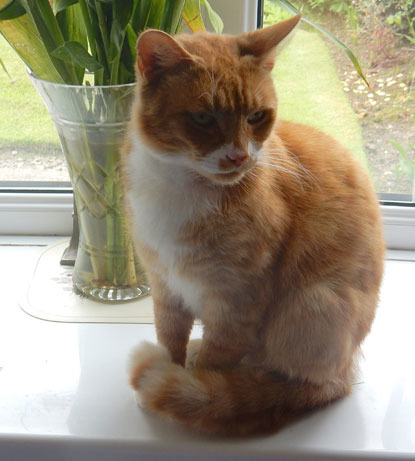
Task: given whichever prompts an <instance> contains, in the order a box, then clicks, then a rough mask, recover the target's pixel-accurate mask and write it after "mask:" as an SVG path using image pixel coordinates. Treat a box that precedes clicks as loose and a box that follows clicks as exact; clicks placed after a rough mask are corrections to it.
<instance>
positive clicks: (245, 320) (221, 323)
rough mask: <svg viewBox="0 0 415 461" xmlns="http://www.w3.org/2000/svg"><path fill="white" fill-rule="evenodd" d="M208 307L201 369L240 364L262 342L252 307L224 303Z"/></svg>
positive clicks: (198, 360)
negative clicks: (235, 306) (225, 304)
mask: <svg viewBox="0 0 415 461" xmlns="http://www.w3.org/2000/svg"><path fill="white" fill-rule="evenodd" d="M217 306H218V304H216V306H215V307H216V308H213V309H209V310H208V309H206V310H205V315H204V318H203V319H202V320H203V325H204V331H203V339H202V343H201V346H200V351H199V354H198V357H197V360H196V367H197V368H212V369H217V368H228V367H233V366H236V365H237V364H238V363H239V362H240V361H241V359H242V358H243V357H244V356H245V355H246V354H247V353H248V352H251V351H252V349H253V348H254V347H256V345H257V344H258V323H257V322H256V321H255V320H256V319H254V318H250V317H251V315H252V309H249V308H248V307H244V308H241V309H234V308H233V307H228V306H223V305H222V306H220V307H219V308H217Z"/></svg>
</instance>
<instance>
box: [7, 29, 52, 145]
mask: <svg viewBox="0 0 415 461" xmlns="http://www.w3.org/2000/svg"><path fill="white" fill-rule="evenodd" d="M0 57H1V59H2V60H3V62H4V64H5V65H6V68H7V70H8V72H9V74H10V76H11V79H10V78H9V77H8V76H7V74H6V73H5V72H4V71H3V69H2V68H0V121H1V122H0V148H1V147H2V146H4V145H8V146H13V145H22V144H30V143H32V144H40V143H44V144H56V145H59V140H58V136H57V134H56V130H55V127H54V125H53V122H52V120H51V118H50V115H49V113H48V111H47V110H46V107H45V106H44V104H43V102H42V100H41V98H40V96H39V95H38V93H37V91H36V90H35V88H34V87H33V86H32V84H31V82H30V80H29V77H28V76H27V74H26V67H25V65H24V63H23V62H22V61H21V60H20V59H19V58H18V57H17V55H16V53H15V52H14V51H13V50H12V48H11V47H10V46H9V45H8V44H7V42H6V41H5V40H4V38H3V37H2V36H1V35H0Z"/></svg>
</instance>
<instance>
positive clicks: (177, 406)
mask: <svg viewBox="0 0 415 461" xmlns="http://www.w3.org/2000/svg"><path fill="white" fill-rule="evenodd" d="M130 370H131V375H130V377H131V379H130V384H131V386H132V387H133V388H134V389H135V390H136V391H137V398H138V400H139V402H140V403H141V404H142V406H143V407H144V408H147V409H149V410H151V411H154V412H156V413H159V414H162V415H164V416H167V417H169V418H171V419H174V420H177V421H180V422H181V423H183V424H184V425H185V426H188V427H190V428H192V429H196V430H197V431H199V432H202V433H211V434H223V435H234V436H238V435H239V436H241V435H250V434H257V433H267V432H275V431H277V430H278V429H280V428H281V427H283V426H285V425H286V424H287V423H289V422H290V421H291V420H293V419H294V418H295V417H297V416H299V415H301V414H303V413H305V412H306V411H308V410H311V409H313V408H316V407H319V406H322V405H324V404H327V403H329V402H330V401H332V400H335V399H337V398H339V397H341V396H343V395H345V394H347V393H348V392H349V387H348V386H346V385H344V384H341V383H329V384H325V385H316V384H310V383H307V382H302V381H296V380H288V379H286V378H284V377H283V376H280V375H279V374H277V373H267V372H264V371H262V370H260V369H255V368H245V367H240V368H235V369H227V370H207V369H205V370H203V369H186V368H183V367H182V366H180V365H177V364H175V363H173V362H172V361H171V359H170V356H169V354H168V352H167V350H166V349H165V348H163V347H162V346H158V345H154V344H150V343H143V344H142V345H141V346H140V347H139V348H138V349H136V350H135V351H134V353H133V354H132V356H131V364H130Z"/></svg>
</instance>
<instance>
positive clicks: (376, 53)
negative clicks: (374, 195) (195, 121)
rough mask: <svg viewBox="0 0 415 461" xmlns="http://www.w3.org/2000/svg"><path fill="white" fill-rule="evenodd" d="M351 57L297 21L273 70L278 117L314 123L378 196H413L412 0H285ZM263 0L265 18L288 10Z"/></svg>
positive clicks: (282, 16) (414, 95)
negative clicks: (345, 150)
mask: <svg viewBox="0 0 415 461" xmlns="http://www.w3.org/2000/svg"><path fill="white" fill-rule="evenodd" d="M292 3H293V4H295V6H296V7H297V8H299V9H301V10H302V12H303V14H304V15H306V16H307V17H308V18H310V19H311V20H313V21H315V22H317V23H319V24H321V25H323V26H324V27H325V28H326V29H328V30H329V31H331V32H332V33H333V34H334V35H335V37H336V38H338V39H339V40H341V41H342V42H344V43H345V44H346V45H347V46H348V47H349V48H350V49H351V50H352V51H353V52H354V54H355V55H356V56H357V57H358V60H359V62H360V64H361V67H362V69H363V73H364V75H365V76H366V78H367V80H368V82H369V84H370V86H369V87H368V86H367V85H366V84H365V82H364V81H363V80H362V78H361V77H360V76H359V75H358V72H357V70H356V69H355V67H354V66H353V64H352V62H351V61H350V59H349V58H348V56H347V54H346V53H345V52H344V51H343V50H342V49H341V48H340V47H339V46H337V45H336V44H335V43H334V42H333V41H332V40H330V39H329V38H327V37H325V36H324V35H322V34H321V33H318V32H317V31H316V30H315V29H313V28H312V27H311V26H309V25H307V24H305V22H304V21H302V23H301V27H300V28H299V30H298V31H297V33H296V34H295V36H294V38H292V40H291V41H290V42H289V44H288V45H286V47H285V49H284V50H283V51H281V54H280V59H279V62H278V63H277V66H276V69H275V70H274V75H275V83H276V86H277V90H278V92H279V99H280V109H279V110H280V117H281V118H287V119H291V120H295V121H299V122H303V123H308V124H312V125H315V126H317V127H318V128H320V129H322V130H324V131H326V132H329V133H330V134H332V135H333V136H335V137H336V138H338V139H339V140H340V141H341V142H342V143H343V144H346V145H347V146H348V147H349V148H350V149H351V150H352V151H353V152H354V154H355V155H356V156H357V157H358V158H360V159H361V161H362V162H364V163H365V164H366V165H367V166H368V168H369V170H370V172H371V174H372V177H373V180H374V183H375V186H376V189H377V191H378V193H379V196H380V198H381V199H382V200H385V201H389V200H391V201H395V200H397V201H409V202H415V0H393V1H392V0H383V1H382V0H359V1H356V0H302V1H300V0H298V1H294V0H293V2H292ZM278 5H279V2H278V1H277V0H265V2H264V25H269V24H272V23H275V22H277V21H279V20H282V19H285V18H287V17H289V14H288V13H287V12H286V11H284V10H282V9H281V8H279V6H278Z"/></svg>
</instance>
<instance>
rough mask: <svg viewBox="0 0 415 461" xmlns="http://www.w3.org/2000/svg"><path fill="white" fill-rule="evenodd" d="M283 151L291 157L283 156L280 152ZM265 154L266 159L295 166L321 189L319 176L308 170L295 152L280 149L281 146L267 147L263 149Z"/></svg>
mask: <svg viewBox="0 0 415 461" xmlns="http://www.w3.org/2000/svg"><path fill="white" fill-rule="evenodd" d="M282 153H288V154H289V155H290V157H289V158H287V157H281V155H280V154H282ZM262 154H263V156H264V157H265V159H267V160H269V161H270V162H271V163H273V161H276V162H277V163H278V164H284V165H285V166H292V167H295V168H296V169H297V170H298V172H299V174H300V175H302V176H303V177H304V179H306V180H308V181H309V182H311V183H313V184H314V185H315V186H316V187H317V188H318V189H320V185H319V184H318V180H317V178H316V177H315V176H314V175H313V173H311V171H310V170H308V169H307V168H306V167H305V166H304V165H303V164H302V163H301V162H300V161H299V160H298V159H297V157H296V156H295V154H293V153H292V152H290V151H289V150H287V149H280V148H275V149H267V150H265V151H262Z"/></svg>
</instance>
